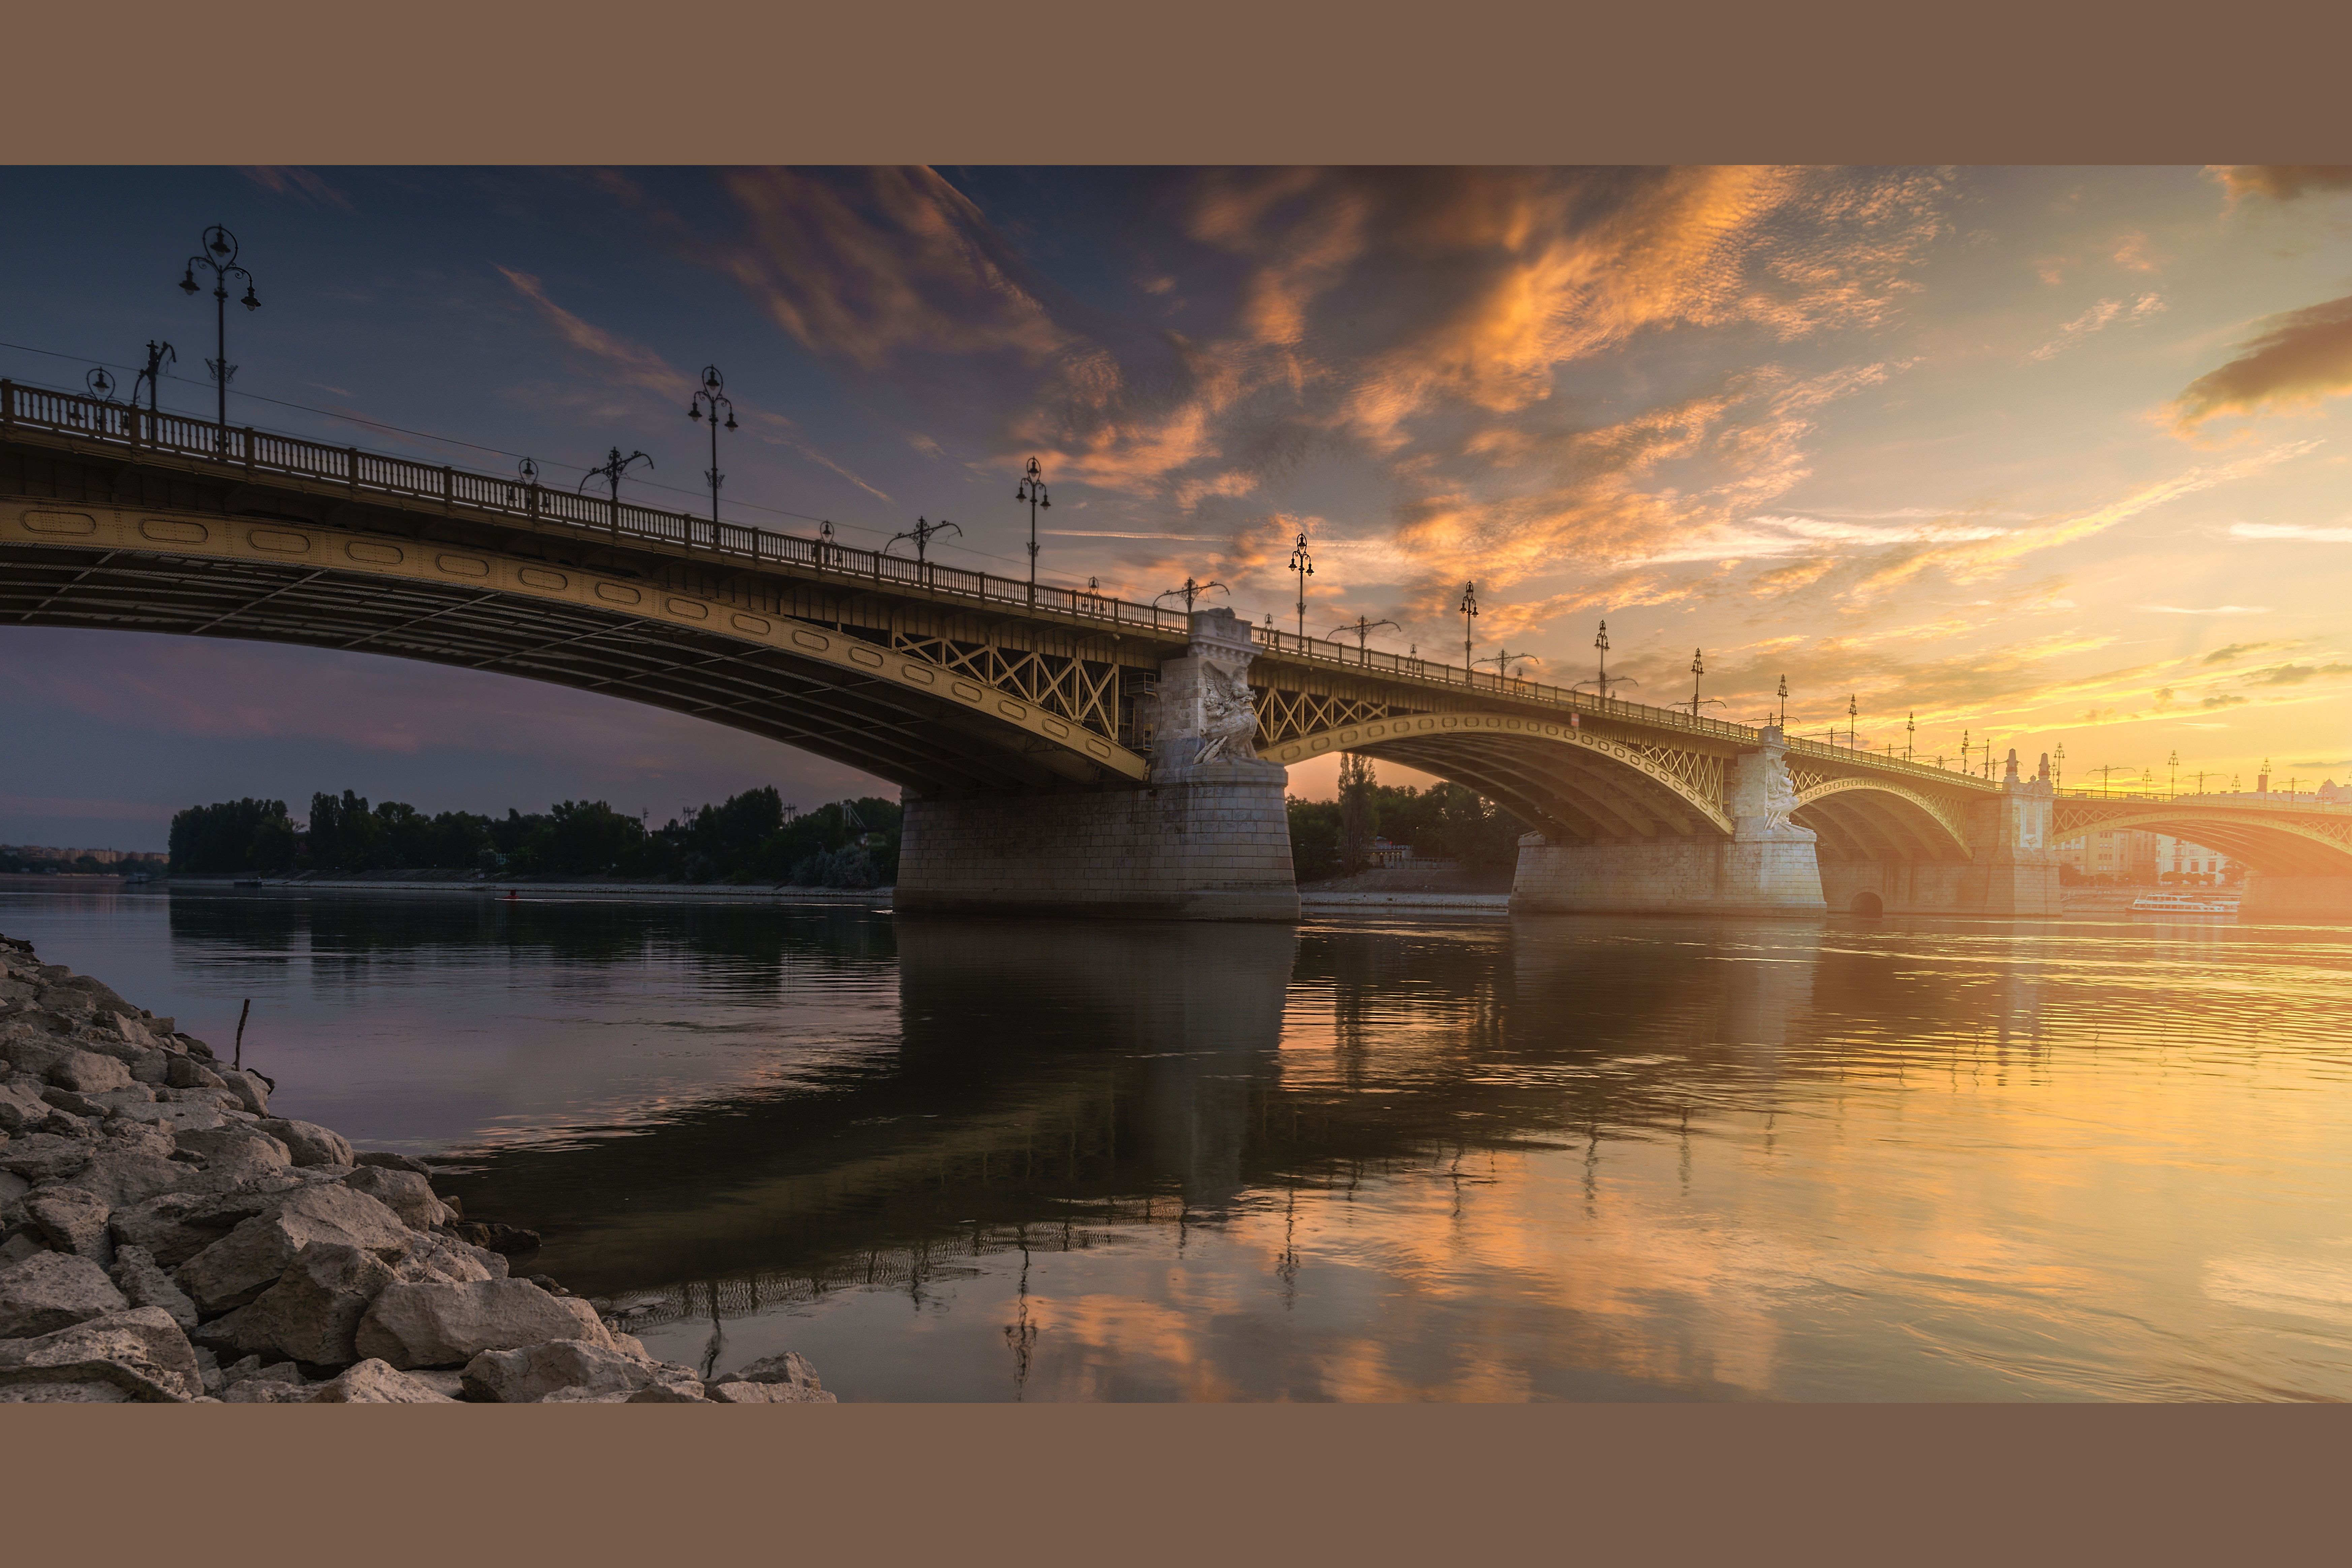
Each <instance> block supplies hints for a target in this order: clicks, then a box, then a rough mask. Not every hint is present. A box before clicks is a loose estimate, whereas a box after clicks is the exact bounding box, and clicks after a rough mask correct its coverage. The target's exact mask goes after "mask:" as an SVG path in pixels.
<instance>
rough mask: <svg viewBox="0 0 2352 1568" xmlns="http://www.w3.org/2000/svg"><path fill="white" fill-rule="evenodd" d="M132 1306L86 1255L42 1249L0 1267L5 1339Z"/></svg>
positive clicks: (1, 1335)
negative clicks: (79, 1256)
mask: <svg viewBox="0 0 2352 1568" xmlns="http://www.w3.org/2000/svg"><path fill="white" fill-rule="evenodd" d="M130 1306H131V1302H129V1301H127V1300H123V1296H122V1292H121V1291H120V1290H118V1289H115V1288H114V1285H113V1283H112V1282H111V1281H110V1280H109V1279H107V1277H106V1270H104V1269H103V1268H100V1267H99V1266H98V1265H97V1264H95V1263H92V1262H91V1261H90V1260H89V1258H76V1257H73V1256H72V1255H70V1254H68V1253H63V1252H43V1253H38V1254H37V1255H35V1256H34V1257H31V1258H26V1259H25V1261H23V1262H22V1263H14V1264H10V1265H9V1266H8V1267H7V1268H0V1340H23V1339H30V1338H32V1337H34V1336H35V1335H37V1334H47V1333H54V1332H56V1331H58V1330H59V1329H64V1328H70V1327H72V1326H73V1325H74V1324H76V1323H82V1322H88V1321H89V1320H90V1319H92V1318H102V1317H104V1316H106V1315H107V1314H108V1313H109V1312H120V1311H122V1310H126V1309H127V1308H129V1307H130Z"/></svg>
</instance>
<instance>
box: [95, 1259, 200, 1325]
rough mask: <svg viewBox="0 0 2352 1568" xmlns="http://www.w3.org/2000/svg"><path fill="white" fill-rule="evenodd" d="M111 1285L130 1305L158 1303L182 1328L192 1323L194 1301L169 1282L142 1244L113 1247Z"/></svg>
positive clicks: (158, 1263)
mask: <svg viewBox="0 0 2352 1568" xmlns="http://www.w3.org/2000/svg"><path fill="white" fill-rule="evenodd" d="M108 1277H109V1278H110V1279H112V1280H113V1281H114V1288H115V1289H118V1290H120V1291H121V1292H122V1294H123V1295H124V1296H125V1297H126V1298H128V1300H130V1303H131V1305H132V1306H134V1307H161V1308H162V1309H163V1310H164V1311H166V1312H169V1313H170V1314H171V1315H172V1321H173V1322H175V1323H177V1324H179V1325H180V1329H181V1331H182V1332H186V1331H191V1330H193V1329H194V1327H195V1326H196V1304H195V1303H194V1301H191V1300H188V1297H187V1292H185V1291H184V1290H182V1289H180V1288H179V1287H178V1286H177V1285H174V1284H173V1283H172V1277H171V1276H170V1275H169V1274H166V1273H165V1272H164V1271H163V1264H161V1263H160V1262H158V1261H156V1258H155V1255H154V1254H153V1253H152V1252H150V1251H148V1250H147V1249H146V1248H145V1247H132V1246H124V1245H121V1244H120V1243H118V1244H117V1245H116V1247H115V1248H114V1267H113V1268H111V1269H110V1270H108Z"/></svg>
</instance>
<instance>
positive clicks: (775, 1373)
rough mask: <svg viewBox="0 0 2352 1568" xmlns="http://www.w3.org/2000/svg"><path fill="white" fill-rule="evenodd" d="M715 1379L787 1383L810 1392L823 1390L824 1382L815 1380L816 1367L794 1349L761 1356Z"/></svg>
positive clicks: (780, 1384) (738, 1381)
mask: <svg viewBox="0 0 2352 1568" xmlns="http://www.w3.org/2000/svg"><path fill="white" fill-rule="evenodd" d="M715 1381H717V1382H719V1383H764V1384H776V1385H779V1386H782V1385H785V1384H789V1385H791V1386H792V1387H793V1388H798V1389H803V1390H806V1391H807V1392H808V1393H810V1394H823V1393H824V1384H822V1383H819V1382H818V1381H817V1377H816V1368H814V1367H813V1366H811V1365H809V1363H808V1358H807V1357H806V1356H803V1355H802V1354H800V1353H799V1352H796V1351H786V1352H784V1353H783V1354H782V1355H772V1356H765V1357H762V1358H761V1360H759V1361H755V1362H752V1363H751V1364H749V1365H748V1366H742V1367H738V1368H737V1369H736V1370H735V1371H733V1372H730V1373H720V1374H719V1377H718V1378H717V1379H716V1380H715Z"/></svg>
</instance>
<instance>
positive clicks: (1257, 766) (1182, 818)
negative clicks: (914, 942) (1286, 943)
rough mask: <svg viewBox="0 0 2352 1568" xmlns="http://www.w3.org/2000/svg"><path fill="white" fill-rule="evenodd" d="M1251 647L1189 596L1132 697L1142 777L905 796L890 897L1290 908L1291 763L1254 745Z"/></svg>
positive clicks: (1151, 907)
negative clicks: (1148, 678)
mask: <svg viewBox="0 0 2352 1568" xmlns="http://www.w3.org/2000/svg"><path fill="white" fill-rule="evenodd" d="M1255 654H1256V648H1255V645H1254V644H1253V642H1252V640H1251V637H1250V628H1249V625H1248V623H1246V622H1244V621H1243V620H1241V619H1239V618H1238V617H1236V616H1234V613H1233V612H1232V611H1231V610H1226V609H1215V610H1201V611H1196V612H1194V613H1193V614H1192V634H1191V642H1190V645H1189V646H1188V647H1187V648H1186V651H1185V652H1184V653H1183V654H1182V655H1181V657H1179V658H1171V659H1168V660H1166V661H1165V662H1163V663H1162V664H1161V666H1160V679H1159V683H1158V689H1157V690H1156V691H1155V692H1154V693H1153V694H1152V695H1151V696H1150V698H1149V699H1147V700H1145V701H1144V702H1141V703H1139V704H1138V707H1139V711H1138V713H1137V715H1136V728H1137V730H1138V731H1139V732H1140V731H1144V730H1145V729H1146V728H1148V729H1149V731H1150V758H1151V772H1150V778H1149V779H1148V780H1146V781H1145V782H1144V783H1143V784H1142V787H1140V788H1134V787H1127V788H1120V787H1106V788H1097V789H1087V790H1071V791H1069V792H1066V793H1055V794H1042V795H1041V794H1021V795H933V796H922V795H913V794H911V793H910V794H909V795H908V797H907V799H906V809H907V816H906V822H905V826H904V828H903V832H902V837H901V842H900V848H899V856H898V891H897V894H896V895H895V904H896V907H897V908H898V909H900V910H909V911H914V912H961V913H973V914H982V913H987V914H1002V913H1006V912H1010V911H1019V912H1027V913H1081V914H1092V915H1097V916H1102V917H1106V918H1121V919H1171V920H1209V921H1296V920H1297V919H1298V910H1299V905H1298V885H1297V879H1296V878H1295V876H1294V875H1293V873H1292V869H1291V860H1290V822H1289V816H1288V813H1287V808H1286V805H1285V794H1286V784H1288V781H1289V772H1288V770H1287V769H1286V768H1284V767H1282V766H1281V765H1280V764H1279V763H1271V762H1265V761H1262V760H1260V758H1259V757H1258V756H1257V754H1256V752H1255V750H1254V749H1253V747H1252V738H1253V737H1254V736H1255V734H1256V732H1257V725H1258V719H1257V711H1256V708H1255V705H1254V703H1253V701H1252V700H1251V694H1250V688H1249V681H1248V672H1249V667H1250V661H1251V659H1252V658H1254V657H1255Z"/></svg>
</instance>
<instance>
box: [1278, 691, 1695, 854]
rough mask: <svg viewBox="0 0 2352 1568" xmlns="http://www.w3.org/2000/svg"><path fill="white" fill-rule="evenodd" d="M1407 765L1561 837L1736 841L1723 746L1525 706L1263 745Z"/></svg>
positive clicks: (1404, 719)
mask: <svg viewBox="0 0 2352 1568" xmlns="http://www.w3.org/2000/svg"><path fill="white" fill-rule="evenodd" d="M1343 751H1345V752H1359V753H1360V754H1362V755H1365V756H1370V757H1377V758H1381V759H1383V760H1387V761H1391V762H1396V763H1402V764H1403V765H1405V766H1407V767H1410V768H1413V769H1416V770H1418V771H1420V772H1422V773H1433V774H1435V775H1436V776H1437V777H1439V778H1443V779H1448V780H1451V781H1453V782H1454V783H1457V784H1464V785H1466V786H1467V787H1469V788H1471V789H1475V790H1476V791H1477V792H1478V793H1479V794H1480V795H1485V796H1486V798H1487V799H1489V800H1492V801H1495V802H1496V803H1497V804H1498V805H1503V806H1505V807H1506V808H1507V809H1508V810H1510V811H1511V812H1512V813H1513V814H1514V815H1516V816H1518V817H1519V818H1520V819H1521V820H1523V821H1526V822H1528V823H1530V824H1532V825H1534V826H1536V827H1537V828H1538V830H1539V831H1541V832H1542V833H1543V834H1544V836H1545V837H1548V838H1550V839H1552V840H1553V841H1554V842H1557V843H1586V842H1591V841H1592V840H1596V839H1626V838H1656V837H1692V836H1709V835H1716V836H1721V837H1729V836H1730V834H1731V832H1732V822H1731V818H1730V817H1729V816H1728V815H1727V814H1726V812H1725V810H1724V805H1723V801H1724V768H1725V764H1726V763H1727V762H1728V761H1729V760H1730V759H1729V758H1728V757H1727V756H1725V755H1723V754H1721V753H1718V752H1706V751H1701V750H1698V749H1696V748H1683V747H1676V746H1670V745H1652V744H1643V743H1638V742H1628V741H1624V740H1621V739H1617V738H1615V737H1612V736H1610V735H1607V734H1603V733H1600V732H1597V731H1593V730H1589V729H1585V728H1582V727H1580V726H1579V725H1575V724H1570V722H1568V721H1567V720H1566V719H1565V718H1536V717H1533V716H1530V715H1528V714H1523V713H1507V712H1468V713H1400V714H1392V715H1389V716H1387V717H1383V718H1379V719H1367V720H1362V721H1357V722H1353V723H1348V724H1340V725H1335V726H1333V727H1331V728H1329V729H1326V730H1320V731H1313V732H1310V733H1307V734H1303V735H1297V736H1293V737H1289V738H1286V739H1284V740H1282V741H1279V742H1272V743H1269V744H1265V745H1261V746H1260V747H1259V749H1258V755H1259V756H1260V757H1263V758H1264V759H1265V760H1266V761H1267V762H1271V763H1285V764H1288V763H1299V762H1306V761H1308V760H1310V759H1312V758H1314V757H1318V756H1322V755H1324V754H1326V753H1328V752H1343Z"/></svg>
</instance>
